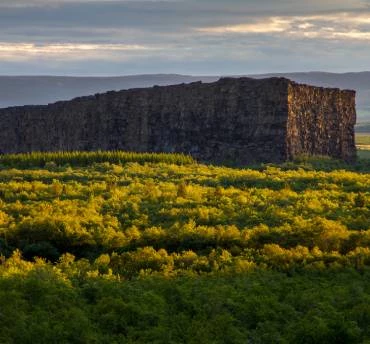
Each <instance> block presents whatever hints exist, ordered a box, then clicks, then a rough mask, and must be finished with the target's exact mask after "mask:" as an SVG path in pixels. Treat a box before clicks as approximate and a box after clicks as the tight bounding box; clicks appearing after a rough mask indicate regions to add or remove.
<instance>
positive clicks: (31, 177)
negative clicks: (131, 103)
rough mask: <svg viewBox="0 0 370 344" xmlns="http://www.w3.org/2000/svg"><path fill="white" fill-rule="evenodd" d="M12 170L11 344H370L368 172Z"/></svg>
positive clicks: (177, 160)
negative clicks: (137, 343) (246, 343)
mask: <svg viewBox="0 0 370 344" xmlns="http://www.w3.org/2000/svg"><path fill="white" fill-rule="evenodd" d="M0 164H2V166H3V168H2V169H1V170H0V254H1V255H2V256H1V258H0V305H1V307H0V320H1V321H0V342H1V343H31V342H34V341H32V338H35V336H36V338H39V342H40V343H51V342H55V343H71V342H72V343H94V342H96V343H123V342H127V343H136V342H142V343H149V342H153V343H192V342H201V343H207V342H209V343H245V342H251V343H293V342H294V343H333V342H335V343H362V342H366V340H370V302H369V301H370V289H369V285H370V284H369V282H370V269H369V267H370V231H369V229H370V174H369V173H368V171H369V169H368V167H369V163H368V162H366V161H363V162H362V163H360V164H358V165H356V166H352V167H349V166H346V165H343V164H340V163H338V162H335V161H330V160H325V159H316V160H307V159H304V158H302V159H301V160H300V161H299V162H297V163H295V164H292V163H287V164H284V165H281V166H259V167H256V168H254V169H232V168H226V167H215V166H205V165H201V164H196V163H194V162H193V161H192V160H191V158H188V157H186V156H182V155H178V156H171V155H163V154H162V155H153V154H147V155H146V154H140V155H137V156H135V154H131V153H121V152H114V153H102V152H97V153H90V154H89V153H63V154H61V153H49V154H46V155H45V154H42V153H35V154H32V155H20V156H17V155H13V156H3V157H1V158H0ZM14 319H17V321H15V322H14ZM76 333H78V334H79V335H78V336H77V335H76Z"/></svg>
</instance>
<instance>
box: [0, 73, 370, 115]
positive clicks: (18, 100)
mask: <svg viewBox="0 0 370 344" xmlns="http://www.w3.org/2000/svg"><path fill="white" fill-rule="evenodd" d="M249 76H252V77H256V78H262V77H270V76H284V77H287V78H289V79H292V80H294V81H297V82H300V83H306V84H310V85H315V86H324V87H338V88H342V89H354V90H356V91H357V107H358V115H359V116H358V117H359V121H360V122H361V121H362V122H363V121H370V72H359V73H342V74H338V73H324V72H310V73H276V74H262V75H261V74H259V75H249ZM217 79H219V76H189V75H178V74H152V75H133V76H120V77H60V76H0V107H1V108H2V107H8V106H14V105H33V104H48V103H51V102H55V101H58V100H69V99H72V98H75V97H78V96H83V95H89V94H95V93H101V92H106V91H109V90H122V89H128V88H135V87H150V86H153V85H159V86H164V85H171V84H179V83H189V82H193V81H198V80H201V81H203V82H213V81H216V80H217Z"/></svg>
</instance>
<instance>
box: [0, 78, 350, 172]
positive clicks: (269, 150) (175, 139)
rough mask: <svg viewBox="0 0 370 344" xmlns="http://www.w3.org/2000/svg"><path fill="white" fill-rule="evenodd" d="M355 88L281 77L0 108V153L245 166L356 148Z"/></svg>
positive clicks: (344, 153) (341, 154)
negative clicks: (115, 153)
mask: <svg viewBox="0 0 370 344" xmlns="http://www.w3.org/2000/svg"><path fill="white" fill-rule="evenodd" d="M355 121H356V110H355V92H354V91H341V90H339V89H325V88H319V87H312V86H307V85H300V84H296V83H294V82H292V81H290V80H288V79H285V78H269V79H262V80H256V79H250V78H223V79H220V80H219V81H217V82H214V83H200V82H199V83H191V84H181V85H174V86H163V87H158V86H155V87H152V88H142V89H131V90H125V91H119V92H108V93H104V94H96V95H94V96H89V97H81V98H76V99H74V100H71V101H66V102H57V103H54V104H49V105H45V106H23V107H12V108H6V109H1V110H0V151H1V152H2V153H16V152H31V151H70V150H88V151H91V150H126V151H136V152H144V151H145V152H182V153H186V154H191V155H192V156H194V157H195V158H197V159H198V160H199V161H202V162H211V163H227V164H236V165H245V164H250V163H257V162H281V161H286V160H290V159H294V158H295V157H296V156H297V155H301V154H308V155H316V154H319V155H327V156H332V157H335V158H340V159H344V160H353V159H354V158H355V155H356V148H355V143H354V124H355Z"/></svg>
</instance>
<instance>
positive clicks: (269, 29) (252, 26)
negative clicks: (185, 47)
mask: <svg viewBox="0 0 370 344" xmlns="http://www.w3.org/2000/svg"><path fill="white" fill-rule="evenodd" d="M196 31H197V32H201V33H203V34H209V35H225V34H229V35H232V34H244V35H254V34H269V35H271V34H276V35H280V36H281V35H284V36H285V37H286V38H289V37H301V38H311V39H327V40H365V41H367V40H370V17H369V15H368V14H353V13H346V12H344V13H335V14H330V15H314V16H285V17H269V18H259V20H257V21H255V22H252V23H245V24H237V25H228V26H213V27H203V28H197V29H196Z"/></svg>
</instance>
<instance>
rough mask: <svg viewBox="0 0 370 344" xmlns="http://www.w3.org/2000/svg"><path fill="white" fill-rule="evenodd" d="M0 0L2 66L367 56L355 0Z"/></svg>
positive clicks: (319, 62) (282, 66)
mask: <svg viewBox="0 0 370 344" xmlns="http://www.w3.org/2000/svg"><path fill="white" fill-rule="evenodd" d="M0 2H1V3H0V61H1V64H0V73H5V74H6V73H7V71H8V72H9V73H14V72H17V71H27V68H29V71H30V72H29V73H36V72H37V73H41V72H42V71H43V70H44V71H48V72H49V73H50V72H57V73H58V74H62V73H63V71H64V70H67V69H68V70H73V71H79V70H81V71H84V73H87V74H88V70H90V71H91V74H96V71H97V70H99V72H103V71H106V73H116V74H123V73H129V74H132V73H135V72H140V71H142V72H146V73H147V72H179V73H194V74H195V73H201V74H232V73H235V74H243V73H255V72H268V71H289V70H309V69H315V70H317V69H324V68H325V69H328V70H334V69H335V70H340V69H341V68H342V69H343V70H348V69H351V68H366V66H368V62H367V59H366V57H368V56H370V46H369V44H368V43H369V40H370V37H369V36H370V34H369V32H370V7H369V6H368V4H369V2H364V1H361V0H325V1H322V0H309V1H308V0H305V1H304V0H228V1H225V0H174V1H172V0H169V1H156V0H153V1H151V0H116V1H110V0H48V1H46V0H0ZM348 56H351V59H350V63H352V66H353V67H351V65H349V59H348ZM30 66H32V67H30Z"/></svg>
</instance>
